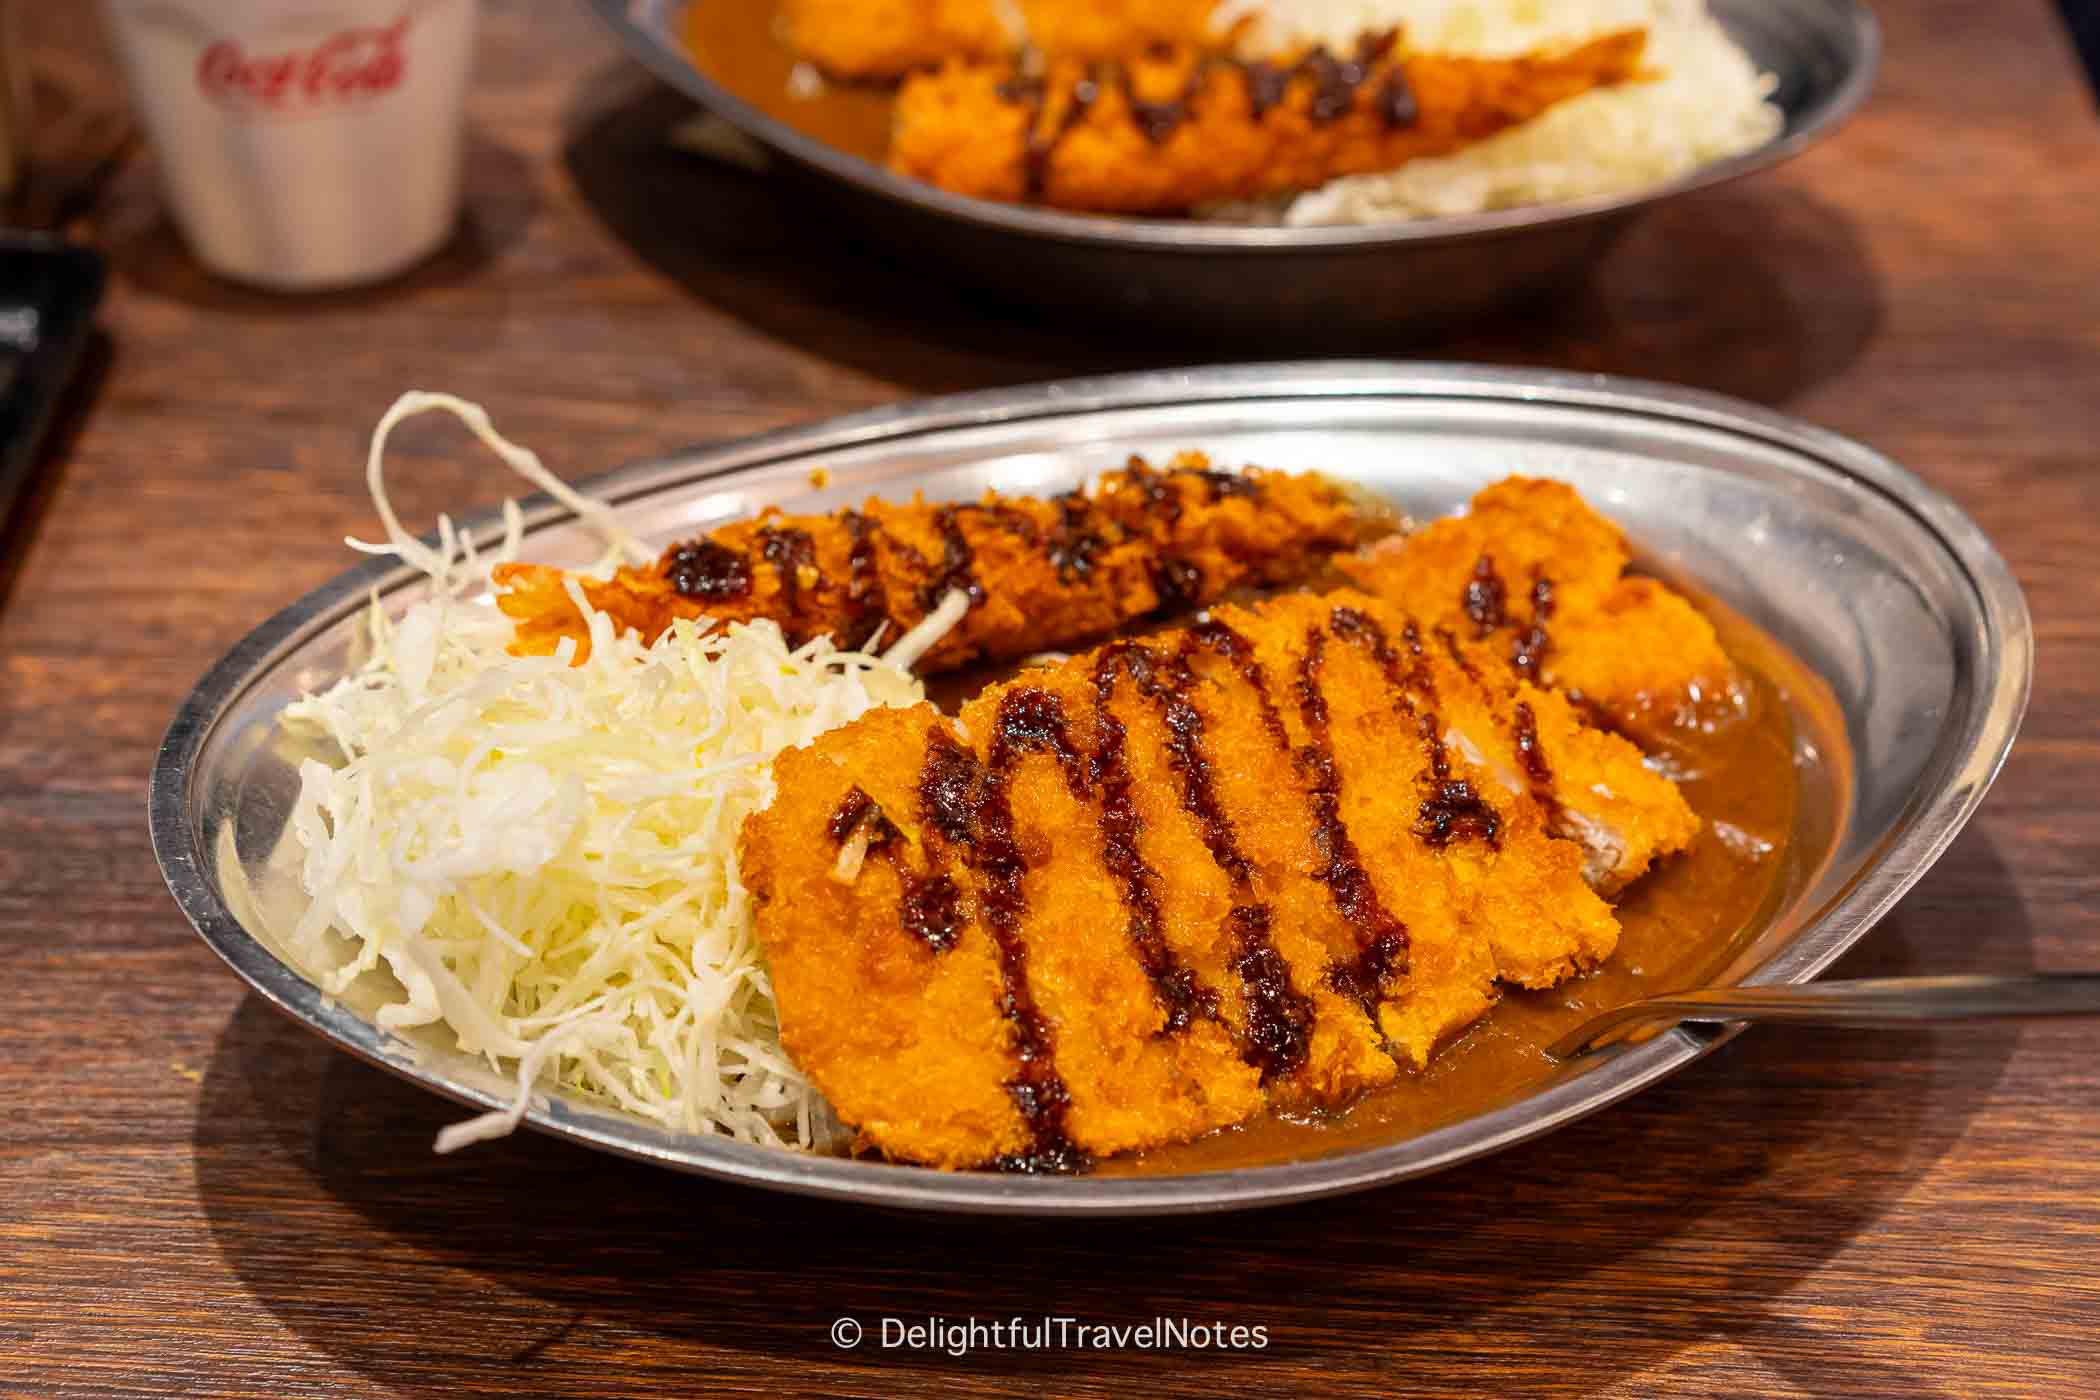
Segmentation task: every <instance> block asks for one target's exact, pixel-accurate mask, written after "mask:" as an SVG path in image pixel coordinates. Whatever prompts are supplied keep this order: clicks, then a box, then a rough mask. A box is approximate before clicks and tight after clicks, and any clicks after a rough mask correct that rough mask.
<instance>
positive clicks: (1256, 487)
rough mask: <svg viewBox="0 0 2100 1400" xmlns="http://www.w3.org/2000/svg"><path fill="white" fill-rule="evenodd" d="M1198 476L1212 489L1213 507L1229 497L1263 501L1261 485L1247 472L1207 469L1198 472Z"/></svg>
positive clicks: (1211, 500)
mask: <svg viewBox="0 0 2100 1400" xmlns="http://www.w3.org/2000/svg"><path fill="white" fill-rule="evenodd" d="M1196 475H1197V476H1198V477H1200V478H1201V479H1202V481H1203V484H1204V485H1205V486H1207V487H1209V488H1210V503H1211V504H1212V505H1217V504H1218V503H1219V502H1220V501H1223V500H1224V499H1226V498H1227V497H1228V496H1236V497H1240V498H1242V499H1244V500H1250V501H1258V500H1260V499H1261V483H1260V482H1259V481H1256V480H1255V479H1254V478H1253V477H1251V476H1248V475H1247V474H1246V473H1245V472H1221V471H1217V470H1215V469H1210V468H1206V469H1205V470H1202V471H1199V472H1197V473H1196Z"/></svg>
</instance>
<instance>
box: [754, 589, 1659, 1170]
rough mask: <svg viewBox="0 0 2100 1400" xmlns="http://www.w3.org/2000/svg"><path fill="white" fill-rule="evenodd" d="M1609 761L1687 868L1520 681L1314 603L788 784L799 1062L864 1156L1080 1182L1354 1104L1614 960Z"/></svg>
mask: <svg viewBox="0 0 2100 1400" xmlns="http://www.w3.org/2000/svg"><path fill="white" fill-rule="evenodd" d="M1556 706H1558V708H1555V707H1556ZM1585 765H1589V766H1585ZM1597 765H1602V768H1601V769H1598V770H1597V771H1606V772H1608V774H1609V776H1610V777H1611V779H1612V781H1614V782H1617V783H1620V784H1622V785H1623V788H1624V790H1625V792H1626V793H1627V794H1628V796H1627V798H1626V800H1628V801H1633V800H1636V799H1637V798H1638V799H1639V800H1642V801H1645V802H1647V803H1649V804H1651V805H1653V806H1655V807H1657V808H1671V809H1673V810H1674V817H1673V818H1672V819H1673V820H1676V821H1678V822H1679V823H1680V825H1682V826H1683V829H1684V832H1685V837H1686V839H1688V838H1689V831H1690V828H1691V826H1693V825H1696V823H1695V822H1694V821H1693V819H1692V818H1691V817H1690V814H1689V812H1688V811H1684V810H1683V804H1682V801H1681V799H1680V798H1679V797H1678V795H1677V793H1676V791H1675V789H1674V788H1673V787H1671V786H1670V785H1669V784H1668V783H1666V782H1664V781H1662V780H1661V779H1659V778H1655V777H1654V776H1653V775H1652V774H1647V772H1646V770H1645V769H1644V768H1642V766H1641V762H1640V756H1639V754H1638V753H1637V752H1636V751H1634V750H1633V748H1632V746H1631V745H1629V744H1627V743H1625V741H1623V740H1620V739H1617V738H1615V737H1613V736H1610V735H1606V734H1601V733H1596V732H1594V731H1589V730H1585V729H1583V728H1582V727H1581V725H1580V724H1579V722H1578V721H1577V720H1576V719H1575V716H1574V713H1573V711H1572V710H1569V709H1568V708H1567V707H1566V705H1565V703H1564V702H1561V701H1560V700H1559V699H1558V697H1555V696H1552V695H1550V694H1548V693H1546V692H1542V691H1539V690H1537V689H1536V688H1535V687H1532V686H1530V685H1529V683H1528V682H1525V681H1522V680H1520V679H1519V678H1517V677H1516V676H1515V674H1514V673H1513V672H1512V671H1511V670H1510V669H1509V668H1508V667H1507V665H1506V664H1503V663H1501V662H1500V661H1499V660H1498V659H1497V656H1496V654H1495V653H1493V652H1492V651H1490V650H1488V649H1485V648H1481V647H1477V646H1473V645H1471V644H1469V643H1467V642H1465V641H1463V640H1461V639H1459V638H1457V637H1456V636H1454V635H1452V634H1450V633H1449V632H1448V630H1447V629H1433V628H1425V627H1424V626H1422V625H1421V624H1419V623H1417V622H1415V621H1414V620H1412V619H1410V618H1409V617H1408V616H1407V615H1406V614H1405V613H1403V612H1401V611H1399V610H1398V609H1395V608H1392V607H1390V606H1388V605H1386V604H1383V603H1381V602H1379V601H1378V600H1376V599H1373V598H1371V597H1369V596H1366V595H1362V594H1355V593H1347V592H1345V593H1340V594H1336V595H1333V596H1330V597H1325V598H1318V597H1313V596H1310V595H1305V594H1291V595H1286V596H1282V597H1278V598H1275V599H1271V600H1269V601H1267V602H1265V603H1263V604H1261V605H1259V606H1256V607H1251V608H1241V607H1219V608H1217V609H1215V610H1214V611H1213V612H1212V613H1210V614H1209V615H1208V616H1206V617H1203V618H1200V619H1198V620H1197V621H1196V622H1194V623H1192V624H1191V625H1189V626H1188V627H1186V628H1183V629H1180V630H1176V631H1169V632H1166V633H1162V634H1159V635H1155V636H1152V637H1148V638H1145V639H1143V640H1124V641H1117V642H1113V643H1110V644H1109V645H1107V646H1105V647H1102V648H1100V649H1098V650H1096V651H1094V652H1091V653H1088V654H1085V655H1082V656H1078V657H1074V658H1071V659H1068V660H1066V661H1063V662H1060V663H1058V664H1055V665H1051V666H1045V667H1039V668H1035V669H1032V670H1030V671H1027V672H1024V673H1023V674H1022V675H1021V676H1020V677H1018V678H1016V679H1015V680H1013V681H1010V682H1007V683H1005V684H1002V685H998V686H994V687H991V688H990V689H988V690H986V691H985V692H984V693H983V694H981V695H980V696H979V697H978V698H977V699H976V700H974V701H972V702H971V703H970V704H969V705H967V706H965V707H964V709H963V712H962V714H961V715H960V716H959V718H958V719H957V720H956V721H953V722H951V721H948V720H945V719H943V718H941V717H940V716H939V715H938V714H937V713H935V712H934V711H933V710H932V708H931V707H929V706H923V705H922V706H918V707H915V708H912V709H909V710H886V711H877V712H874V713H871V714H869V715H867V716H865V717H863V718H862V719H861V720H858V721H856V722H855V723H853V724H850V725H847V726H845V727H844V728H842V729H839V730H836V731H834V732H832V733H831V734H828V735H825V736H823V737H821V738H819V739H818V740H817V741H816V742H815V743H813V744H811V745H810V746H809V747H807V748H804V749H798V750H791V751H789V752H787V753H785V754H783V755H782V756H781V757H780V758H779V760H778V761H777V765H776V777H777V780H778V791H779V796H778V797H777V798H776V799H775V801H774V803H773V804H772V805H771V806H770V807H768V808H767V809H766V810H764V811H762V812H759V813H756V814H754V815H753V816H752V817H751V818H750V819H748V820H747V822H746V823H745V826H744V832H743V838H742V843H741V847H740V860H741V870H742V874H743V879H744V881H745V884H746V886H747V887H748V888H749V889H750V890H751V892H752V894H753V897H754V900H755V902H756V922H757V928H758V932H759V936H760V938H761V940H762V941H763V942H764V945H765V949H766V955H767V959H768V963H769V966H770V967H771V968H772V974H773V982H774V992H775V996H776V998H777V1001H778V1004H779V1007H780V1016H781V1033H782V1038H783V1041H784V1043H785V1045H786V1047H787V1049H788V1051H789V1053H790V1054H791V1055H792V1056H793V1057H794V1059H795V1061H796V1063H797V1064H798V1065H800V1066H801V1067H802V1068H803V1070H804V1071H805V1072H806V1073H808V1074H809V1075H810V1077H811V1079H812V1081H813V1082H814V1083H815V1084H816V1085H817V1086H818V1087H819V1088H820V1089H821V1090H822V1091H823V1092H824V1093H825V1095H826V1096H827V1097H828V1098H829V1099H830V1100H831V1102H832V1103H833V1104H834V1106H835V1107H836V1108H837V1109H838V1111H839V1112H840V1114H841V1116H842V1117H843V1118H844V1119H845V1120H846V1121H847V1122H848V1123H850V1124H852V1125H853V1126H854V1127H855V1128H856V1129H858V1131H859V1132H860V1133H861V1134H862V1136H863V1138H864V1139H865V1141H866V1142H867V1143H869V1144H870V1145H872V1146H873V1147H875V1148H878V1149H880V1150H881V1151H883V1152H885V1153H887V1154H888V1155H890V1156H892V1157H895V1158H898V1159H901V1160H907V1161H917V1162H927V1163H932V1164H935V1165H939V1166H945V1167H966V1166H980V1165H987V1164H995V1163H996V1164H1002V1165H1006V1166H1010V1167H1022V1168H1030V1169H1069V1168H1074V1167H1077V1166H1081V1165H1084V1163H1085V1162H1086V1161H1087V1160H1088V1159H1090V1158H1092V1157H1097V1156H1103V1155H1107V1154H1110V1153H1115V1152H1122V1151H1128V1150H1132V1149H1138V1148H1143V1147H1147V1146H1152V1145H1157V1144H1162V1143H1167V1142H1173V1141H1180V1140H1185V1139H1187V1138H1190V1137H1194V1136H1197V1135H1200V1134H1201V1133H1204V1132H1207V1131H1209V1130H1211V1129H1213V1128H1217V1127H1221V1126H1225V1125H1227V1124H1230V1123H1235V1122H1239V1121H1242V1120H1243V1119H1245V1118H1247V1117H1249V1116H1251V1115H1252V1114H1254V1113H1255V1112H1257V1111H1258V1110H1259V1109H1260V1108H1261V1107H1262V1106H1263V1105H1264V1104H1265V1103H1275V1104H1279V1105H1284V1106H1289V1107H1293V1108H1304V1107H1318V1106H1339V1105H1342V1104H1346V1103H1347V1102H1349V1101H1350V1100H1351V1099H1353V1098H1354V1097H1355V1096H1356V1095H1357V1094H1359V1093H1360V1092H1362V1091H1363V1090H1364V1089H1366V1088H1370V1087H1374V1086H1376V1085H1377V1084H1380V1083H1383V1082H1385V1081H1387V1080H1389V1079H1391V1078H1393V1077H1394V1076H1395V1075H1396V1074H1399V1073H1401V1072H1403V1070H1404V1069H1411V1068H1418V1067H1420V1066H1422V1065H1425V1064H1426V1063H1427V1062H1428V1060H1429V1058H1430V1056H1431V1055H1432V1054H1433V1053H1434V1052H1435V1051H1436V1049H1437V1048H1438V1047H1439V1046H1440V1045H1442V1044H1444V1043H1445V1042H1447V1041H1449V1040H1450V1039H1451V1038H1452V1037H1453V1036H1455V1035H1457V1034H1458V1033H1459V1032H1461V1031H1462V1030H1463V1029H1464V1028H1465V1027H1466V1026H1467V1025H1469V1024H1471V1023H1472V1022H1473V1021H1474V1020H1476V1019H1477V1018H1478V1017H1479V1016H1480V1015H1481V1014H1482V1013H1483V1012H1485V1011H1486V1010H1487V1009H1488V1007H1489V1006H1490V1005H1491V1004H1492V1003H1493V1000H1494V998H1495V996H1496V987H1497V984H1498V982H1511V983H1516V984H1520V985H1524V986H1545V985H1550V984H1552V983H1553V982H1555V981H1557V980H1559V979H1560V978H1562V977H1565V976H1567V975H1569V974H1570V973H1573V972H1576V971H1579V970H1582V969H1585V968H1588V967H1592V966H1594V965H1595V964H1596V963H1598V962H1599V961H1601V960H1602V959H1603V958H1605V957H1608V956H1609V955H1610V954H1611V952H1612V950H1613V948H1614V946H1615V944H1616V940H1617V934H1618V925H1617V921H1616V920H1615V918H1614V917H1613V915H1612V913H1611V910H1610V908H1609V906H1608V905H1606V904H1605V903H1604V902H1603V901H1602V899H1600V898H1599V897H1598V896H1597V895H1596V894H1595V893H1593V892H1592V890H1591V889H1590V887H1589V886H1588V885H1586V884H1585V883H1584V879H1583V874H1584V870H1583V867H1584V862H1585V856H1584V852H1583V851H1582V849H1581V848H1579V847H1578V846H1576V845H1574V844H1571V843H1569V842H1567V841H1563V840H1560V839H1557V838H1556V837H1554V836H1553V835H1552V831H1553V829H1554V825H1555V811H1556V809H1557V808H1558V806H1559V805H1560V804H1562V803H1564V802H1567V801H1569V800H1572V799H1573V797H1574V794H1573V793H1571V792H1569V791H1568V790H1567V780H1566V779H1565V778H1564V777H1563V776H1562V773H1563V772H1564V771H1565V772H1567V773H1571V774H1572V773H1577V772H1579V773H1582V774H1584V775H1585V776H1588V775H1589V774H1590V773H1591V772H1592V770H1593V769H1594V768H1596V766H1597ZM1505 767H1507V768H1508V770H1509V771H1503V769H1504V768H1505ZM1635 773H1639V774H1641V775H1643V776H1644V777H1645V778H1646V779H1648V780H1649V782H1650V783H1651V784H1652V786H1649V787H1646V788H1643V787H1642V786H1641V785H1640V784H1639V783H1638V782H1636V781H1634V780H1633V779H1632V777H1631V775H1632V774H1635ZM1667 824H1668V823H1667V821H1658V822H1657V826H1658V829H1660V828H1661V827H1662V826H1666V825H1667ZM1680 844H1681V843H1680ZM1667 849H1668V848H1666V847H1665V846H1663V845H1658V846H1657V847H1656V851H1655V853H1656V854H1666V853H1667Z"/></svg>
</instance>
